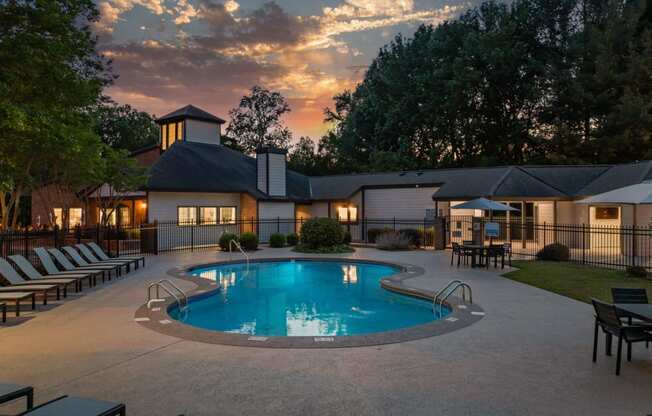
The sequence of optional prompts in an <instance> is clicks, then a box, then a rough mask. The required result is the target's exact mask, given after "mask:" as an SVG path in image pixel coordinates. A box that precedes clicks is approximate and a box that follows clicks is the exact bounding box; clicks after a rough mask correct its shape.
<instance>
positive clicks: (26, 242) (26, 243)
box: [25, 227, 29, 259]
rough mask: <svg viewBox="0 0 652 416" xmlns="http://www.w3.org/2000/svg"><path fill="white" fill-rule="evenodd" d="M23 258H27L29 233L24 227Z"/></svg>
mask: <svg viewBox="0 0 652 416" xmlns="http://www.w3.org/2000/svg"><path fill="white" fill-rule="evenodd" d="M25 258H26V259H28V258H29V231H28V230H27V227H25Z"/></svg>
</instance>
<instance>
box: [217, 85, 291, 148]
mask: <svg viewBox="0 0 652 416" xmlns="http://www.w3.org/2000/svg"><path fill="white" fill-rule="evenodd" d="M288 112H290V107H289V105H288V103H287V101H286V100H285V98H284V97H283V96H282V95H281V94H280V93H278V92H272V91H269V90H266V89H264V88H262V87H260V86H258V85H256V86H254V87H253V88H252V89H251V92H250V93H249V95H245V96H244V97H242V99H241V100H240V105H239V106H238V107H236V108H234V109H232V110H231V111H229V116H230V117H231V122H230V123H229V126H228V128H227V129H226V133H227V135H229V136H231V137H233V138H234V139H235V140H236V141H237V143H238V146H239V147H241V148H242V149H243V150H244V151H245V152H246V153H249V154H253V153H255V151H256V149H257V148H259V147H261V146H273V147H278V148H283V149H287V148H288V147H289V144H290V139H291V138H292V134H291V133H290V130H289V129H288V128H287V127H286V126H284V125H283V123H282V120H281V118H282V117H283V115H284V114H286V113H288Z"/></svg>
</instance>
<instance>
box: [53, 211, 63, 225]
mask: <svg viewBox="0 0 652 416" xmlns="http://www.w3.org/2000/svg"><path fill="white" fill-rule="evenodd" d="M52 211H53V213H52V215H53V216H54V218H52V220H53V221H54V225H56V226H57V227H59V228H62V227H63V209H61V208H54V209H52Z"/></svg>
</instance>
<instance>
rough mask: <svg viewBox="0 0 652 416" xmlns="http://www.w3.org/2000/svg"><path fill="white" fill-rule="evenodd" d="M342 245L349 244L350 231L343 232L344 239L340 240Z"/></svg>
mask: <svg viewBox="0 0 652 416" xmlns="http://www.w3.org/2000/svg"><path fill="white" fill-rule="evenodd" d="M342 244H347V245H348V244H351V231H344V238H342Z"/></svg>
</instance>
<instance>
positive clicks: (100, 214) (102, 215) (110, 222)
mask: <svg viewBox="0 0 652 416" xmlns="http://www.w3.org/2000/svg"><path fill="white" fill-rule="evenodd" d="M97 210H98V215H97V217H98V218H99V219H100V224H104V218H105V215H106V213H107V212H109V211H111V214H110V215H109V220H108V221H107V223H106V225H115V224H116V221H115V217H116V215H115V210H111V209H108V210H106V211H104V210H102V209H100V208H98V209H97Z"/></svg>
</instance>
